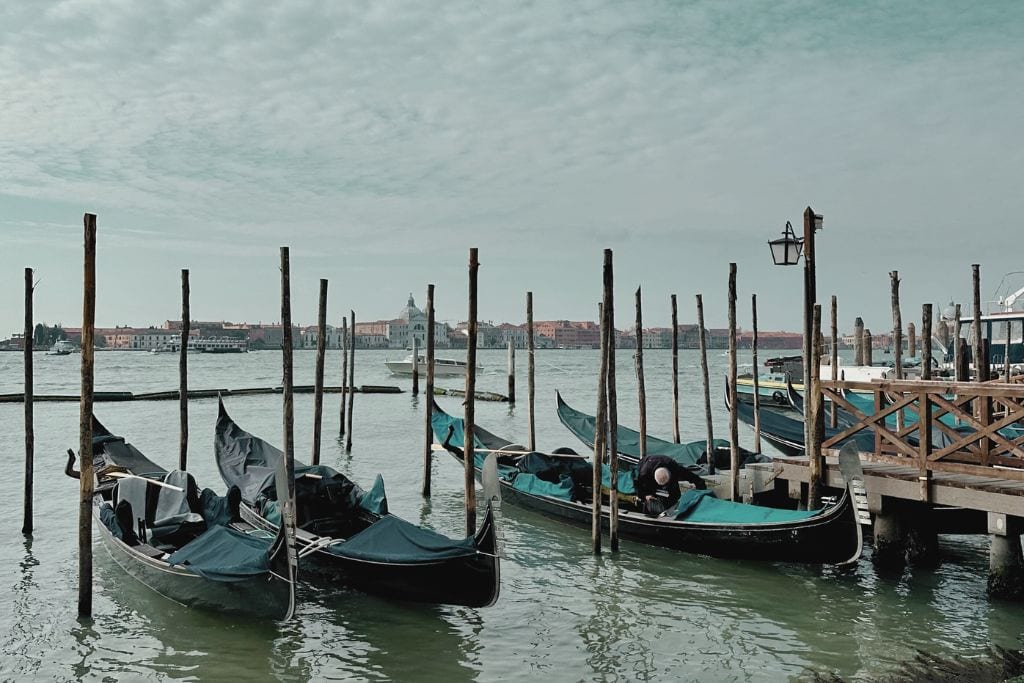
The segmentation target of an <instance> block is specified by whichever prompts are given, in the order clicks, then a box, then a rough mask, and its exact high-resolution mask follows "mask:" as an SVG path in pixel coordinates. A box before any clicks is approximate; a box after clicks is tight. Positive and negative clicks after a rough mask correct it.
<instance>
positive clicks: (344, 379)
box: [338, 317, 350, 439]
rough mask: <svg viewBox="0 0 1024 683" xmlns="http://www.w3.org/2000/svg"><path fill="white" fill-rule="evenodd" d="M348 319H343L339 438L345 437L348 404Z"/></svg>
mask: <svg viewBox="0 0 1024 683" xmlns="http://www.w3.org/2000/svg"><path fill="white" fill-rule="evenodd" d="M349 391H350V389H349V387H348V318H345V317H342V319H341V408H340V409H339V411H338V412H339V414H338V417H339V418H340V419H339V420H338V423H339V424H340V425H341V426H340V427H339V428H338V438H339V439H340V438H341V437H343V436H344V435H345V404H346V403H347V402H348V392H349Z"/></svg>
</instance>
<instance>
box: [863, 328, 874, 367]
mask: <svg viewBox="0 0 1024 683" xmlns="http://www.w3.org/2000/svg"><path fill="white" fill-rule="evenodd" d="M874 351H875V338H874V337H872V336H871V330H869V329H867V328H865V329H864V365H867V366H868V367H870V366H871V365H873V364H874V362H875V359H874V357H873V356H874Z"/></svg>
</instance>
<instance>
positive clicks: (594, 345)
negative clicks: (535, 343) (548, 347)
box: [533, 320, 601, 349]
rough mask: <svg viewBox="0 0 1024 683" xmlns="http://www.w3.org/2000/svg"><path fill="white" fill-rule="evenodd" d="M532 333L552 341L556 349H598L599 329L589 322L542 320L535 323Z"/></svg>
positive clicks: (599, 345) (599, 346) (599, 342)
mask: <svg viewBox="0 0 1024 683" xmlns="http://www.w3.org/2000/svg"><path fill="white" fill-rule="evenodd" d="M533 329H534V331H535V332H536V333H537V334H538V335H540V336H543V337H547V338H548V339H550V340H551V341H552V345H553V346H554V347H555V348H558V349H599V348H601V328H600V326H599V325H598V324H597V323H595V322H591V321H589V320H586V321H569V320H542V321H540V322H535V323H534V325H533Z"/></svg>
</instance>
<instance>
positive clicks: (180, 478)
mask: <svg viewBox="0 0 1024 683" xmlns="http://www.w3.org/2000/svg"><path fill="white" fill-rule="evenodd" d="M164 483H165V484H168V485H169V486H175V487H177V488H180V489H181V490H180V491H177V490H174V489H171V488H168V487H166V486H157V485H156V484H150V483H149V482H148V481H147V480H145V479H141V478H130V479H124V480H122V481H121V482H119V483H118V485H117V493H116V496H117V504H118V505H117V507H118V508H120V507H121V503H127V504H128V505H129V506H130V510H131V517H130V518H129V519H131V520H132V521H133V522H134V527H135V529H134V531H135V532H136V534H137V535H138V537H139V540H140V541H149V542H151V543H153V544H163V545H169V546H179V545H183V544H184V543H187V542H188V541H190V540H191V539H193V538H195V537H196V536H198V535H199V534H201V533H203V531H205V530H206V522H205V521H204V520H203V516H202V515H201V514H198V513H196V512H194V511H193V506H196V507H198V506H199V496H198V495H197V494H196V488H197V487H196V483H195V479H194V478H193V477H192V475H191V474H189V473H187V472H182V471H180V470H174V471H171V472H168V473H167V475H166V476H165V477H164ZM115 510H117V508H115ZM140 511H141V512H142V514H140ZM122 514H124V515H125V516H126V517H127V515H126V514H125V513H122ZM140 522H141V523H140ZM119 524H121V526H122V531H123V523H121V522H120V519H119Z"/></svg>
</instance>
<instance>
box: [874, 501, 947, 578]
mask: <svg viewBox="0 0 1024 683" xmlns="http://www.w3.org/2000/svg"><path fill="white" fill-rule="evenodd" d="M874 537H875V552H874V555H873V560H874V563H875V566H877V567H878V568H880V569H888V570H896V571H898V570H901V569H903V567H905V566H907V565H910V566H911V567H919V568H924V569H933V568H935V567H938V566H939V536H938V528H937V527H936V525H935V517H934V515H932V511H931V506H930V505H928V504H926V503H918V502H915V501H906V500H897V499H893V498H885V499H883V503H882V505H881V509H880V510H878V511H877V512H875V525H874Z"/></svg>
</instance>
